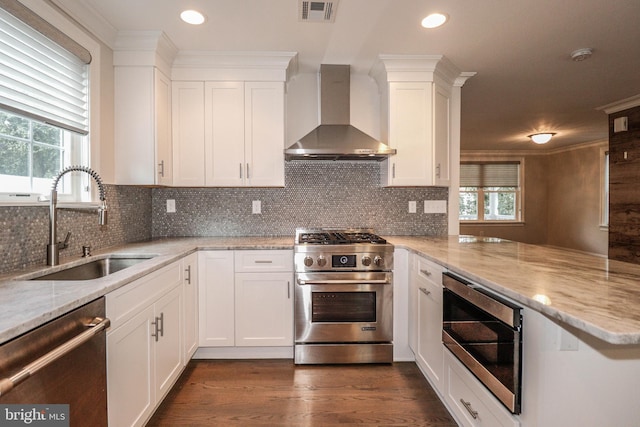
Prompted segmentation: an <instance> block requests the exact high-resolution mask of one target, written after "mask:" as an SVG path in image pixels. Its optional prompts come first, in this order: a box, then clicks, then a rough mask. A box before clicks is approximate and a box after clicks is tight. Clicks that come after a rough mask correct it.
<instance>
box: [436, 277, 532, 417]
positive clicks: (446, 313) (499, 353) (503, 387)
mask: <svg viewBox="0 0 640 427" xmlns="http://www.w3.org/2000/svg"><path fill="white" fill-rule="evenodd" d="M442 282H443V285H444V290H443V316H442V317H443V322H442V323H443V327H442V341H443V343H444V345H445V347H447V348H448V349H449V350H450V351H451V352H452V353H453V354H454V355H455V356H456V357H457V358H458V360H460V362H462V363H463V364H464V365H465V366H466V367H467V368H468V369H469V370H470V371H471V372H472V373H473V374H474V375H475V376H476V378H478V380H480V382H482V383H483V384H484V385H485V386H486V387H487V389H489V391H491V393H493V395H494V396H496V398H497V399H498V400H499V401H500V402H502V404H503V405H504V406H506V407H507V409H509V410H510V411H511V412H512V413H514V414H519V413H520V410H521V401H522V393H521V389H522V387H521V375H522V359H521V354H522V308H521V307H518V306H517V305H515V304H513V303H511V302H509V301H506V300H505V299H504V298H501V297H499V296H497V295H495V294H493V293H492V292H489V291H487V290H486V289H485V288H483V287H480V286H478V285H476V284H473V283H471V282H469V281H468V280H466V279H464V278H462V277H459V276H457V275H454V274H452V273H449V272H447V273H444V274H443V277H442Z"/></svg>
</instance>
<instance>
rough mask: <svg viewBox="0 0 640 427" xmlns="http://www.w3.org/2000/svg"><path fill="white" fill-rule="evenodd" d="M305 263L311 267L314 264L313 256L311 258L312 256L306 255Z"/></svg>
mask: <svg viewBox="0 0 640 427" xmlns="http://www.w3.org/2000/svg"><path fill="white" fill-rule="evenodd" d="M304 265H306V266H307V267H311V266H312V265H313V258H311V257H310V256H306V257H304Z"/></svg>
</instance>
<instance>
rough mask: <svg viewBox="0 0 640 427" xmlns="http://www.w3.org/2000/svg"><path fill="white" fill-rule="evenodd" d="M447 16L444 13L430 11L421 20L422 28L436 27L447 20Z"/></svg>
mask: <svg viewBox="0 0 640 427" xmlns="http://www.w3.org/2000/svg"><path fill="white" fill-rule="evenodd" d="M447 19H449V17H448V16H447V15H445V14H444V13H432V14H431V15H429V16H427V17H426V18H424V19H423V20H422V26H423V27H424V28H437V27H439V26H441V25H442V24H444V23H445V22H447Z"/></svg>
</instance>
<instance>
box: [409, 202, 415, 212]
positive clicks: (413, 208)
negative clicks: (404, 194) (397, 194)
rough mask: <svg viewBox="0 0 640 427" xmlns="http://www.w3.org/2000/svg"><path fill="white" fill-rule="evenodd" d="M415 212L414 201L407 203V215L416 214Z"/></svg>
mask: <svg viewBox="0 0 640 427" xmlns="http://www.w3.org/2000/svg"><path fill="white" fill-rule="evenodd" d="M416 211H417V207H416V201H415V200H412V201H410V202H409V213H416Z"/></svg>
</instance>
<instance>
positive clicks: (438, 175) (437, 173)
mask: <svg viewBox="0 0 640 427" xmlns="http://www.w3.org/2000/svg"><path fill="white" fill-rule="evenodd" d="M436 178H440V163H438V166H436Z"/></svg>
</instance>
